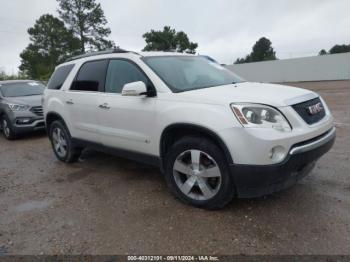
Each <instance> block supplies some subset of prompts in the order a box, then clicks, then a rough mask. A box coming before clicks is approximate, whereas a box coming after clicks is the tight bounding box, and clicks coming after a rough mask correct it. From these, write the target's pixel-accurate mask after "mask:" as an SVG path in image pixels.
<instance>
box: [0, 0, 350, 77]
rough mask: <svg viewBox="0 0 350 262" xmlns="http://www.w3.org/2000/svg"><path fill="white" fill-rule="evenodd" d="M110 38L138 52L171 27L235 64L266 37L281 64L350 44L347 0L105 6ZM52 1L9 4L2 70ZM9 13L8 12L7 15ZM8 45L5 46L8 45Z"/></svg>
mask: <svg viewBox="0 0 350 262" xmlns="http://www.w3.org/2000/svg"><path fill="white" fill-rule="evenodd" d="M100 2H101V4H102V7H103V9H104V11H105V14H106V17H107V20H108V21H109V26H110V28H111V29H112V34H111V38H112V39H113V40H114V41H115V42H116V43H117V45H119V46H121V47H123V48H126V49H132V50H135V51H140V50H141V49H142V48H143V47H144V45H145V43H144V40H143V38H142V35H143V34H144V33H145V32H146V31H149V30H151V29H162V28H163V26H164V25H170V26H172V27H173V28H175V29H176V30H183V31H185V32H186V33H187V34H188V35H189V37H190V39H191V40H192V41H195V42H198V44H199V48H198V52H199V53H200V54H207V55H210V56H212V57H213V58H215V59H217V60H218V61H220V62H222V63H232V62H233V61H234V60H235V59H236V58H237V57H242V56H245V55H246V54H247V53H249V52H250V50H251V48H252V46H253V44H254V43H255V42H256V41H257V39H259V38H260V37H262V36H265V37H268V38H269V39H270V40H271V41H272V44H273V47H274V48H275V50H276V51H277V56H278V57H279V58H289V57H301V56H310V55H316V54H317V53H318V51H319V50H320V49H322V48H325V49H329V48H330V47H332V46H333V45H334V44H342V43H350V37H349V34H348V28H349V27H350V16H349V15H348V10H350V2H349V1H348V0H332V1H329V0H308V1H302V0H280V1H276V0H264V1H261V0H250V1H246V0H235V1H232V0H216V1H212V0H191V1H188V0H177V1H170V0H167V1H165V0H147V1H142V0H128V1H125V0H123V1H122V0H101V1H100ZM56 8H57V3H56V1H54V0H50V1H48V0H34V1H23V0H11V1H4V3H2V14H1V15H0V22H1V23H0V39H1V43H0V48H1V53H0V67H5V68H6V69H7V71H10V72H11V71H12V70H14V71H15V70H17V67H18V65H19V63H20V60H19V53H20V52H21V51H22V50H23V49H24V48H25V47H26V45H27V44H28V43H29V39H28V35H27V33H26V30H27V28H28V27H30V26H32V25H33V24H34V22H35V20H36V19H37V18H38V17H39V16H40V15H42V14H44V13H51V14H56ZM4 10H6V12H4ZM4 40H5V41H4Z"/></svg>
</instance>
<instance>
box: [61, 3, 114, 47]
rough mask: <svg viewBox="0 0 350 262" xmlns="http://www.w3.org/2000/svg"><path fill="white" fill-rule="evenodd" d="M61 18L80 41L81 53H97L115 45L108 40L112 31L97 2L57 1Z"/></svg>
mask: <svg viewBox="0 0 350 262" xmlns="http://www.w3.org/2000/svg"><path fill="white" fill-rule="evenodd" d="M57 2H58V4H59V9H58V10H57V11H58V13H59V15H60V18H61V19H62V20H63V21H64V22H65V23H66V25H67V26H68V28H70V29H71V30H72V31H73V33H74V35H75V36H76V37H78V38H79V40H80V51H81V53H85V51H86V50H89V51H95V50H103V49H108V48H112V47H113V46H114V43H113V42H112V41H110V40H108V39H107V37H108V36H109V35H110V33H111V30H110V29H109V28H108V27H107V26H106V24H107V19H106V17H105V15H104V12H103V10H102V8H101V4H97V3H96V1H95V0H57Z"/></svg>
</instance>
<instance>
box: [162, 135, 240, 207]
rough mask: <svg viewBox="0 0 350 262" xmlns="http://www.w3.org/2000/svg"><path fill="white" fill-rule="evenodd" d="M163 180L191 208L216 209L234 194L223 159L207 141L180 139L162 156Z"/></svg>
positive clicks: (230, 178)
mask: <svg viewBox="0 0 350 262" xmlns="http://www.w3.org/2000/svg"><path fill="white" fill-rule="evenodd" d="M165 177H166V181H167V184H168V185H169V187H170V189H171V190H172V192H173V193H174V194H175V195H176V196H177V197H178V198H179V199H180V200H182V201H183V202H185V203H187V204H190V205H193V206H195V207H200V208H206V209H219V208H222V207H224V206H225V205H226V204H228V203H229V202H230V201H231V200H232V198H233V196H234V195H235V187H234V183H233V179H232V176H231V174H230V172H229V167H228V164H227V161H226V158H225V156H224V154H223V152H222V151H221V150H220V148H219V147H218V146H217V145H216V144H215V143H213V142H212V141H211V140H209V139H206V138H200V137H192V136H189V137H184V138H182V139H180V140H179V141H178V142H176V143H175V144H174V145H173V146H172V147H171V149H170V152H169V153H168V154H167V156H166V157H165Z"/></svg>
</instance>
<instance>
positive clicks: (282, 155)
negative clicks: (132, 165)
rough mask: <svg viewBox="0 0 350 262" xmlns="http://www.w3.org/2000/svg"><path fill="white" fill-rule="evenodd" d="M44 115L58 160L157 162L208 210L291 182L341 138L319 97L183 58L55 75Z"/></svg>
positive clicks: (98, 57)
mask: <svg viewBox="0 0 350 262" xmlns="http://www.w3.org/2000/svg"><path fill="white" fill-rule="evenodd" d="M43 108H44V115H45V121H46V127H47V130H48V133H49V137H50V140H51V143H52V147H53V150H54V152H55V154H56V156H57V158H58V159H60V160H62V161H64V162H67V163H68V162H73V161H75V160H77V159H78V157H79V155H80V153H81V151H82V149H84V148H86V147H91V148H95V149H97V150H102V151H107V152H110V153H113V154H116V155H119V156H122V157H126V158H131V159H134V160H137V161H141V162H144V163H147V164H153V165H156V166H159V167H160V169H161V170H162V172H163V173H164V174H165V178H166V181H167V183H168V185H169V187H170V188H171V190H172V191H173V192H174V193H175V195H176V196H177V197H178V198H180V199H181V200H183V201H184V202H186V203H190V204H192V205H194V206H197V207H204V208H209V209H214V208H220V207H223V206H224V205H225V204H227V203H228V202H229V201H230V200H231V199H232V198H233V197H234V196H237V197H241V198H246V197H258V196H262V195H265V194H270V193H273V192H276V191H279V190H282V189H285V188H287V187H289V186H291V185H293V184H295V183H296V181H298V180H299V179H301V178H302V177H304V176H305V175H306V174H308V173H309V172H310V171H311V170H312V168H313V167H314V165H315V162H316V161H317V160H318V159H319V158H320V157H321V156H322V155H323V154H324V153H326V152H327V151H328V150H329V149H330V148H331V147H332V145H333V143H334V140H335V128H334V127H333V123H332V121H333V117H332V115H331V113H330V112H329V109H328V108H327V106H326V103H325V102H324V101H323V99H322V98H321V97H320V96H319V95H318V94H316V93H314V92H311V91H308V90H303V89H299V88H293V87H286V86H282V85H272V84H262V83H251V82H244V81H243V80H242V79H241V78H239V77H238V76H236V75H235V74H233V73H232V72H230V71H229V70H227V69H225V68H224V67H222V66H220V65H219V64H217V63H215V62H212V61H210V60H208V59H207V58H205V57H201V56H196V55H187V54H177V53H163V52H149V53H148V52H146V53H140V54H138V53H135V52H128V51H125V50H121V49H115V50H111V51H106V52H99V53H95V54H88V55H84V56H80V57H76V58H74V59H72V60H71V61H68V62H66V63H64V64H62V65H59V66H58V67H57V68H56V70H55V72H54V74H53V75H52V77H51V79H50V82H49V84H48V88H47V89H46V90H45V92H44V97H43Z"/></svg>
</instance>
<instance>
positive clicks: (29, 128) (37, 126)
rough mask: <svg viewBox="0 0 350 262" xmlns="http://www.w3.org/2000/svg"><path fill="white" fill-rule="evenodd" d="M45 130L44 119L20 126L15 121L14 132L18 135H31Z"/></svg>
mask: <svg viewBox="0 0 350 262" xmlns="http://www.w3.org/2000/svg"><path fill="white" fill-rule="evenodd" d="M43 129H45V121H44V119H43V118H39V119H34V120H33V121H32V122H31V123H30V124H18V123H17V122H16V120H15V121H14V124H13V130H14V132H15V133H16V134H23V133H29V132H33V131H37V130H43Z"/></svg>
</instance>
